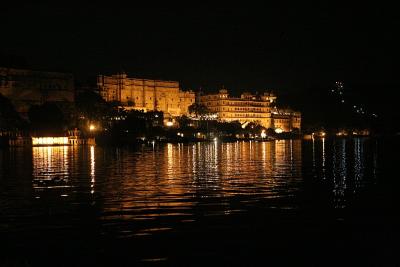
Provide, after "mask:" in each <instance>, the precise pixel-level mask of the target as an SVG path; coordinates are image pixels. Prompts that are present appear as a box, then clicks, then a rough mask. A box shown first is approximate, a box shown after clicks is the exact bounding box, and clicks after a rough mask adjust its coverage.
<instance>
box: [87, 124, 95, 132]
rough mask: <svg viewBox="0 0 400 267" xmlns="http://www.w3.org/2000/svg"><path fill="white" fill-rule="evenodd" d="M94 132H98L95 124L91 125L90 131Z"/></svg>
mask: <svg viewBox="0 0 400 267" xmlns="http://www.w3.org/2000/svg"><path fill="white" fill-rule="evenodd" d="M94 130H96V126H94V125H93V124H90V125H89V131H91V132H93V131H94Z"/></svg>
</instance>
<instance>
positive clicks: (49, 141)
mask: <svg viewBox="0 0 400 267" xmlns="http://www.w3.org/2000/svg"><path fill="white" fill-rule="evenodd" d="M32 145H34V146H40V145H68V137H32Z"/></svg>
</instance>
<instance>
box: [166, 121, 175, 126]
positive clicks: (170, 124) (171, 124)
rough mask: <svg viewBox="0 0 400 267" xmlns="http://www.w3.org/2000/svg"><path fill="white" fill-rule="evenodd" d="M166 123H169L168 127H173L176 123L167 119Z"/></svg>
mask: <svg viewBox="0 0 400 267" xmlns="http://www.w3.org/2000/svg"><path fill="white" fill-rule="evenodd" d="M166 125H167V126H168V127H171V126H173V125H174V123H173V122H172V121H167V123H166Z"/></svg>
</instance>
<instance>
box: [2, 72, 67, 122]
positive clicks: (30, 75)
mask: <svg viewBox="0 0 400 267" xmlns="http://www.w3.org/2000/svg"><path fill="white" fill-rule="evenodd" d="M0 93H1V94H2V95H4V96H5V97H7V98H9V99H10V100H11V101H12V103H13V104H14V106H15V108H16V110H17V111H18V112H19V113H22V114H23V115H26V113H27V112H28V110H29V108H30V106H32V105H39V104H43V103H45V102H73V101H74V77H73V75H72V74H68V73H59V72H44V71H34V70H25V69H13V68H0Z"/></svg>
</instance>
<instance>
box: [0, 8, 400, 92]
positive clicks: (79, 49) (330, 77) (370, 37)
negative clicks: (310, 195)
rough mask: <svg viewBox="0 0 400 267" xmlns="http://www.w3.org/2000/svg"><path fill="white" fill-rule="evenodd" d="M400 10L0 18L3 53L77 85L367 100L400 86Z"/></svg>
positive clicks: (51, 12)
mask: <svg viewBox="0 0 400 267" xmlns="http://www.w3.org/2000/svg"><path fill="white" fill-rule="evenodd" d="M133 2H134V1H132V3H133ZM324 2H326V1H324ZM60 3H64V4H60ZM396 10H397V9H395V7H394V6H383V5H380V4H377V3H375V4H374V5H367V4H365V3H362V4H359V5H354V6H349V5H344V6H334V5H330V4H327V3H324V4H319V5H317V4H313V5H311V4H310V5H306V4H303V3H302V4H297V5H296V6H294V5H287V6H279V7H276V6H268V5H266V6H256V7H252V8H248V7H243V6H234V5H229V6H220V7H212V6H208V7H199V6H197V7H195V6H194V7H190V8H189V7H187V8H182V7H181V8H177V7H170V8H143V7H138V6H135V5H127V4H124V3H117V2H116V1H114V2H112V1H110V2H109V3H107V4H98V3H96V4H93V3H89V4H81V5H72V4H69V2H67V1H57V5H55V4H35V5H33V4H14V6H9V7H4V8H2V14H1V16H0V22H1V28H2V38H1V42H0V53H1V54H2V55H3V57H4V55H5V56H6V57H7V56H8V57H9V56H10V55H12V56H18V57H22V58H25V59H26V61H27V63H28V64H29V66H30V67H31V68H34V69H42V70H59V71H68V72H72V73H74V74H75V76H76V77H77V78H78V79H84V78H85V77H88V76H90V75H96V74H98V73H106V74H109V73H113V72H116V71H119V70H124V71H126V72H127V73H128V74H129V75H130V76H134V77H143V78H157V79H169V80H178V81H180V82H181V84H182V86H183V87H184V88H192V89H197V88H199V87H202V88H203V89H205V90H216V89H218V88H219V87H221V86H222V85H224V86H225V87H226V88H228V89H230V90H232V91H233V92H240V91H242V90H251V91H263V90H265V89H273V90H274V91H276V92H278V93H281V94H283V95H285V94H292V93H293V94H294V95H305V94H307V92H308V91H307V90H326V89H327V88H329V87H331V86H332V85H333V84H334V82H335V81H337V80H341V81H344V83H345V86H347V88H352V90H356V91H357V90H358V92H359V93H360V94H361V95H364V97H365V96H368V97H372V96H373V94H372V91H373V90H378V91H379V92H380V93H384V94H391V95H394V94H395V92H396V90H397V88H399V85H400V79H399V77H398V73H399V72H398V69H399V68H398V67H397V66H398V64H399V59H400V56H399V55H400V53H399V49H400V41H399V39H400V38H399V29H400V20H399V16H398V14H397V12H396ZM381 95H382V94H381ZM379 97H380V96H378V97H377V98H379ZM382 99H383V98H382Z"/></svg>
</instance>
